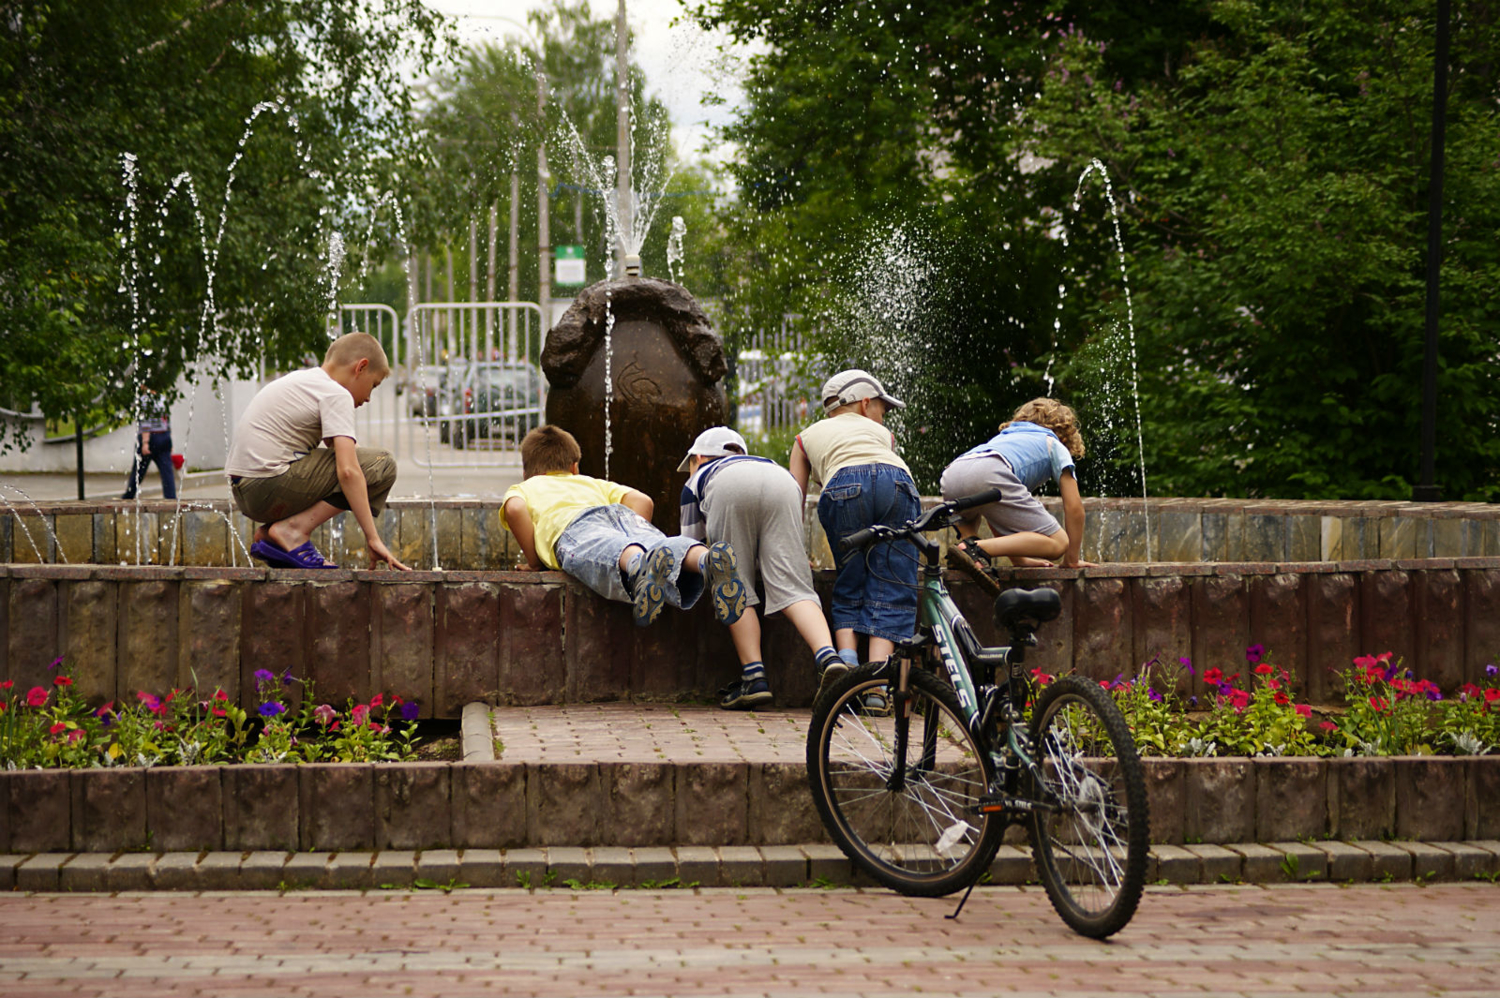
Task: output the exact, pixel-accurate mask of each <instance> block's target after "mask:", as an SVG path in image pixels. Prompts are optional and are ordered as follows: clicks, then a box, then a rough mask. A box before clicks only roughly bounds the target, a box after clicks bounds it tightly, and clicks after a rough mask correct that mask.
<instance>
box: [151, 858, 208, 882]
mask: <svg viewBox="0 0 1500 998" xmlns="http://www.w3.org/2000/svg"><path fill="white" fill-rule="evenodd" d="M151 886H152V887H154V888H155V889H157V890H159V891H196V890H198V888H199V883H198V854H197V853H195V852H169V853H163V854H162V856H161V858H159V859H158V860H157V861H156V865H155V866H154V867H152V869H151Z"/></svg>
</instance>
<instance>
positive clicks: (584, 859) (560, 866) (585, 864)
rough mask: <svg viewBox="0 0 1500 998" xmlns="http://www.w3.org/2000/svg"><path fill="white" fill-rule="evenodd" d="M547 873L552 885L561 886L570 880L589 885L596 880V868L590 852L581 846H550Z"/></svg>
mask: <svg viewBox="0 0 1500 998" xmlns="http://www.w3.org/2000/svg"><path fill="white" fill-rule="evenodd" d="M547 872H548V873H549V874H551V875H552V883H553V884H555V885H557V886H561V885H563V884H565V883H567V882H568V881H569V880H576V881H578V882H579V883H582V884H587V883H590V882H591V881H593V879H594V867H593V864H592V862H591V861H590V859H589V851H588V850H587V849H583V848H581V847H579V846H549V847H548V848H547Z"/></svg>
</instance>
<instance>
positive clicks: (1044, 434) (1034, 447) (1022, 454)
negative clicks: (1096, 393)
mask: <svg viewBox="0 0 1500 998" xmlns="http://www.w3.org/2000/svg"><path fill="white" fill-rule="evenodd" d="M1083 454H1084V447H1083V436H1082V435H1081V434H1080V433H1079V432H1078V417H1077V416H1076V415H1074V413H1073V410H1072V409H1070V408H1069V407H1068V406H1066V405H1063V404H1062V403H1061V402H1058V401H1057V400H1056V399H1050V398H1038V399H1032V400H1031V401H1030V402H1027V403H1026V404H1025V405H1023V406H1021V407H1020V408H1019V409H1017V410H1016V414H1015V415H1014V416H1012V417H1011V420H1010V422H1007V423H1002V424H1000V432H999V433H997V434H996V435H995V436H993V437H991V438H990V439H989V440H987V441H985V442H984V443H982V444H980V445H979V446H978V447H975V448H972V449H971V450H968V451H966V452H964V453H963V454H960V455H959V456H958V458H957V459H956V460H955V461H954V462H953V463H952V464H950V465H948V467H947V468H946V469H945V470H944V471H943V477H942V490H943V498H944V499H945V500H951V499H958V498H961V497H963V496H968V495H973V494H974V493H976V492H983V491H985V490H986V489H999V490H1000V493H1001V498H1000V500H999V501H998V502H993V503H990V504H989V505H988V506H978V507H975V508H974V509H971V510H967V511H966V512H965V514H964V515H965V517H966V518H965V519H964V520H963V521H961V522H960V523H959V525H958V536H959V545H960V547H961V548H962V549H963V551H964V552H965V553H966V554H968V555H969V556H970V557H971V558H973V559H974V560H975V561H976V562H978V563H979V564H980V565H987V564H989V559H990V558H995V557H1000V556H1004V557H1007V558H1009V559H1010V560H1011V562H1012V563H1013V564H1015V565H1018V566H1021V567H1031V568H1037V567H1048V566H1051V565H1052V564H1053V563H1054V562H1057V561H1061V562H1062V564H1063V566H1064V567H1067V568H1075V567H1078V566H1081V565H1087V564H1088V562H1085V561H1083V560H1081V558H1080V552H1081V551H1082V548H1083V499H1082V498H1081V497H1080V496H1079V494H1078V480H1077V479H1076V478H1075V477H1074V471H1073V462H1074V459H1075V458H1080V457H1083ZM1048 481H1055V482H1057V488H1058V492H1059V494H1061V496H1062V501H1063V519H1064V520H1065V521H1066V522H1067V529H1066V530H1064V529H1063V527H1062V526H1061V525H1059V524H1058V522H1057V518H1056V517H1054V516H1053V515H1052V514H1051V513H1049V512H1047V510H1046V508H1045V507H1043V506H1042V504H1041V501H1040V500H1038V499H1037V498H1036V496H1034V495H1032V493H1033V492H1034V491H1035V490H1036V489H1038V488H1040V487H1041V486H1042V485H1044V484H1046V483H1047V482H1048ZM981 516H983V517H984V518H985V520H986V521H988V522H989V525H990V530H991V532H992V533H994V535H995V536H994V537H988V538H985V539H984V540H980V539H979V537H978V533H979V518H980V517H981Z"/></svg>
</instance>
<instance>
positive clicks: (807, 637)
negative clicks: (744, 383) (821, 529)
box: [677, 426, 842, 710]
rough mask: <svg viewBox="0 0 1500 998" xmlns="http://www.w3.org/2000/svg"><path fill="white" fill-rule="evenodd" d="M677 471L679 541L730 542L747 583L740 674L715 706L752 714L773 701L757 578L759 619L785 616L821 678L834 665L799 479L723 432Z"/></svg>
mask: <svg viewBox="0 0 1500 998" xmlns="http://www.w3.org/2000/svg"><path fill="white" fill-rule="evenodd" d="M677 470H678V471H691V472H692V475H691V476H690V477H689V478H688V480H687V485H686V487H684V488H683V490H682V528H681V529H682V532H683V534H685V535H686V536H688V537H694V538H697V539H698V540H700V541H703V542H704V543H709V542H711V541H724V542H726V543H728V544H729V546H730V547H731V548H733V549H734V552H735V559H736V561H737V563H738V566H739V572H740V578H741V579H742V580H744V581H745V599H746V602H747V603H748V606H747V607H746V609H745V613H744V615H743V616H741V617H740V619H739V620H737V621H735V622H734V623H733V624H731V625H729V636H730V638H731V639H733V641H734V650H735V651H736V652H737V653H738V654H739V657H740V671H741V675H740V678H739V679H737V680H735V681H734V682H733V683H731V684H729V685H728V686H726V687H725V688H724V689H722V690H720V691H719V706H720V707H723V708H724V709H725V710H750V709H752V708H755V707H759V706H763V705H767V704H769V703H771V700H772V695H771V687H770V684H769V683H768V682H767V681H766V668H765V662H764V661H763V657H762V653H761V645H760V617H759V616H757V615H756V613H755V604H757V603H759V602H760V599H759V597H758V596H756V593H755V580H756V577H757V576H759V578H760V581H761V583H762V585H763V586H764V587H765V591H766V602H765V606H764V607H763V608H762V612H763V613H764V614H765V615H767V616H769V615H770V614H773V613H776V612H777V611H781V612H783V613H785V614H786V617H787V619H788V620H790V621H791V622H792V626H794V627H796V628H797V633H798V634H800V635H802V640H804V641H806V642H807V646H808V647H809V648H811V649H812V652H813V657H814V664H815V665H816V666H817V669H818V673H819V675H822V674H823V673H824V672H826V671H827V669H828V667H829V666H830V665H833V664H837V663H839V662H840V659H839V656H838V652H836V651H834V649H833V636H832V634H831V633H830V631H829V630H828V620H827V618H825V617H824V616H823V604H822V603H820V602H819V601H818V595H817V593H816V592H815V591H814V590H813V581H812V569H811V568H810V567H809V566H808V562H807V547H806V545H805V543H804V541H803V539H802V490H801V489H799V488H798V487H797V481H796V479H794V478H793V477H792V476H791V475H790V474H788V473H787V471H786V469H785V468H783V467H781V466H780V465H778V464H777V463H776V462H775V461H772V460H771V459H770V458H765V457H751V456H750V455H749V452H748V449H747V448H746V446H745V438H744V437H742V436H740V435H739V434H738V433H736V432H735V431H734V430H731V429H730V428H729V427H727V426H715V427H712V428H710V429H707V430H704V431H703V432H702V433H700V434H698V439H697V440H694V441H693V445H692V447H691V448H690V449H689V450H688V455H687V457H685V458H684V459H683V461H682V464H680V465H678V467H677ZM839 671H842V669H840V670H839Z"/></svg>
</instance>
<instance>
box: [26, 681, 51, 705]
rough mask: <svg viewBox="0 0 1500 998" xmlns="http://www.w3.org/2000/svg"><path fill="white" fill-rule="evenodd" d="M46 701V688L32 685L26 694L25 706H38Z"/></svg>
mask: <svg viewBox="0 0 1500 998" xmlns="http://www.w3.org/2000/svg"><path fill="white" fill-rule="evenodd" d="M46 702H47V690H46V688H45V687H42V686H33V687H32V688H31V690H30V692H28V693H27V694H26V706H28V707H40V706H41V705H42V704H44V703H46Z"/></svg>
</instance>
